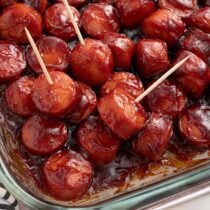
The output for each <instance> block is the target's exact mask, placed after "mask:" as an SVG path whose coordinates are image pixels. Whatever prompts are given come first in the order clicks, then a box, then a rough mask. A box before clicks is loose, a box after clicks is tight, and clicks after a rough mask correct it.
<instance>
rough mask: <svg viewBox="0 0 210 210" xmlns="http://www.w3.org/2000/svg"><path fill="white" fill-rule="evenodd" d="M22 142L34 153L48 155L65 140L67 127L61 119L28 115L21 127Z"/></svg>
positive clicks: (57, 148)
mask: <svg viewBox="0 0 210 210" xmlns="http://www.w3.org/2000/svg"><path fill="white" fill-rule="evenodd" d="M21 136H22V143H23V145H24V146H25V147H26V148H27V150H28V151H29V152H30V153H32V154H36V155H49V154H51V153H53V152H56V151H58V150H59V149H60V148H61V147H62V146H63V145H64V144H65V142H66V140H67V127H66V125H65V124H64V123H63V122H62V121H58V120H49V119H44V118H42V117H40V116H38V115H35V116H33V117H30V118H29V119H27V121H26V122H25V123H24V125H23V128H22V133H21Z"/></svg>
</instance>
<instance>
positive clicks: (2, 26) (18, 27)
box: [0, 3, 42, 44]
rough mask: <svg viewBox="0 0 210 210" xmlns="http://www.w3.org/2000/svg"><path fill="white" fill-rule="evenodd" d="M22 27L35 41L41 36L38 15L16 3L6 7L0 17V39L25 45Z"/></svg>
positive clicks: (40, 23) (30, 8)
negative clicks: (26, 29)
mask: <svg viewBox="0 0 210 210" xmlns="http://www.w3.org/2000/svg"><path fill="white" fill-rule="evenodd" d="M24 27H27V28H28V30H29V31H30V33H31V35H32V37H33V38H34V39H35V40H36V39H39V38H40V37H41V35H42V18H41V16H40V14H39V13H38V12H37V11H36V10H34V9H33V8H32V7H29V6H27V5H25V4H21V3H17V4H13V5H11V6H9V7H7V8H6V9H5V10H4V11H3V13H2V14H1V16H0V37H1V38H3V39H7V40H12V41H14V42H17V43H20V44H22V43H27V42H28V39H27V37H26V35H25V30H24Z"/></svg>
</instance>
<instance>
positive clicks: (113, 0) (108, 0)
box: [93, 0, 118, 5]
mask: <svg viewBox="0 0 210 210" xmlns="http://www.w3.org/2000/svg"><path fill="white" fill-rule="evenodd" d="M117 1H118V0H93V2H97V3H107V4H111V5H114V3H116V2H117Z"/></svg>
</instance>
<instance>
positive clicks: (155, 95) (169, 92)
mask: <svg viewBox="0 0 210 210" xmlns="http://www.w3.org/2000/svg"><path fill="white" fill-rule="evenodd" d="M145 103H146V105H147V107H148V108H149V110H151V111H152V112H155V113H162V114H166V115H169V116H172V117H177V116H178V115H179V114H180V113H181V112H182V110H183V109H184V108H185V106H186V104H187V97H186V94H185V93H184V92H183V90H182V89H181V88H180V87H179V86H178V85H176V84H175V83H174V82H172V81H169V80H165V81H164V82H162V83H161V84H160V85H159V86H158V87H156V88H155V90H153V91H152V92H151V93H150V94H149V95H148V96H147V97H146V99H145Z"/></svg>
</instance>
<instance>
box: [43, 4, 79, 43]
mask: <svg viewBox="0 0 210 210" xmlns="http://www.w3.org/2000/svg"><path fill="white" fill-rule="evenodd" d="M70 8H71V10H72V13H73V16H74V19H75V21H76V23H77V25H78V26H79V27H80V26H81V20H80V13H79V11H78V10H77V9H76V8H75V7H72V6H71V7H70ZM44 25H45V28H46V30H47V32H48V33H49V34H51V35H53V36H57V37H59V38H61V39H64V40H72V39H74V38H75V37H76V33H75V30H74V27H73V25H72V23H71V20H70V19H69V16H68V14H67V12H66V8H65V6H64V4H62V3H56V4H53V5H51V6H50V7H48V8H47V11H46V13H45V16H44Z"/></svg>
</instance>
